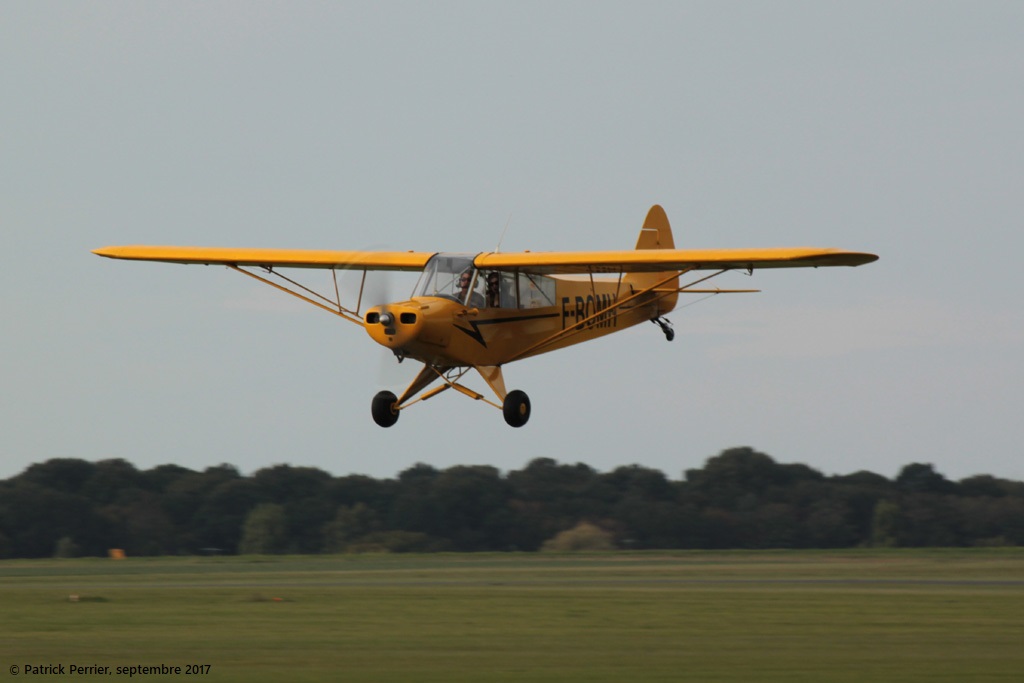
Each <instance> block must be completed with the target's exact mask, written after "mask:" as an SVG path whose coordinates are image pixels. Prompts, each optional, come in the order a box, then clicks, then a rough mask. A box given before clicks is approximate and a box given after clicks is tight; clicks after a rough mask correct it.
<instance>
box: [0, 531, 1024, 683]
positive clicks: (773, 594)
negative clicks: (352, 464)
mask: <svg viewBox="0 0 1024 683" xmlns="http://www.w3.org/2000/svg"><path fill="white" fill-rule="evenodd" d="M71 595H76V596H78V600H77V601H71V600H69V596H71ZM59 664H63V665H64V666H65V667H66V670H67V667H68V665H71V664H76V665H80V666H88V665H99V666H109V667H111V669H110V672H109V673H108V674H106V675H103V674H95V673H93V674H88V673H87V674H84V675H82V674H77V675H71V674H70V672H69V671H68V672H67V673H66V675H64V676H60V675H39V674H36V675H31V674H30V673H29V672H28V671H25V670H24V667H25V666H26V665H35V666H38V665H59ZM161 664H164V665H173V666H180V667H182V671H183V673H182V675H179V676H153V675H147V676H142V678H147V679H156V678H158V679H167V678H178V679H180V678H182V676H185V674H184V671H185V667H187V666H188V665H196V664H198V665H207V664H208V665H210V669H209V672H208V673H200V674H198V675H195V674H193V675H189V676H187V677H188V678H201V679H206V680H210V681H306V680H310V681H312V680H323V681H345V682H348V681H402V682H408V681H474V682H475V681H581V682H584V681H585V682H587V683H592V682H594V681H616V682H624V681H752V680H757V681H929V682H930V683H933V682H934V681H957V682H961V681H1020V680H1024V551H1021V550H1019V549H978V550H925V551H912V550H893V551H831V552H824V551H822V552H790V551H780V552H680V553H604V554H596V555H548V554H507V555H506V554H473V555H449V554H439V555H351V556H348V555H338V556H318V557H272V558H269V557H258V558H257V557H225V558H159V559H149V558H144V559H133V558H129V559H127V560H122V561H114V560H106V559H103V560H100V559H81V560H17V561H4V562H0V672H2V673H0V675H3V676H10V678H11V679H12V680H13V679H15V676H14V674H13V673H12V669H13V667H15V666H16V667H19V672H18V673H19V675H18V676H17V679H19V680H24V679H26V678H29V679H42V678H46V679H49V680H66V679H68V678H86V679H92V680H97V679H112V678H113V679H120V678H125V679H127V678H128V676H127V674H118V673H117V671H116V669H115V667H118V666H147V665H161ZM29 671H30V670H29ZM137 677H138V676H136V678H137Z"/></svg>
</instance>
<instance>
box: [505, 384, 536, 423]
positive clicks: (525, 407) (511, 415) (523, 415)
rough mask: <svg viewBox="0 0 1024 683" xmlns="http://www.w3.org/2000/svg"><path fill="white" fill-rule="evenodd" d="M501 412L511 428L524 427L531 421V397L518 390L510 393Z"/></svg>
mask: <svg viewBox="0 0 1024 683" xmlns="http://www.w3.org/2000/svg"><path fill="white" fill-rule="evenodd" d="M501 412H502V413H503V414H504V415H505V422H507V423H508V425H509V426H510V427H522V426H523V425H524V424H526V421H527V420H529V419H530V397H529V396H527V395H526V392H525V391H519V390H518V389H515V390H513V391H510V392H508V395H506V396H505V401H504V402H503V403H502V405H501Z"/></svg>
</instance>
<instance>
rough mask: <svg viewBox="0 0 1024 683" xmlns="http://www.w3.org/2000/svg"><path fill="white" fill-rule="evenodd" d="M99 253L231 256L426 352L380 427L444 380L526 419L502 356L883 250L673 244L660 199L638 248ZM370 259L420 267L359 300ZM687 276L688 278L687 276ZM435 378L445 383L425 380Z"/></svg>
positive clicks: (383, 407) (378, 413)
mask: <svg viewBox="0 0 1024 683" xmlns="http://www.w3.org/2000/svg"><path fill="white" fill-rule="evenodd" d="M94 253H96V254H99V255H100V256H106V257H108V258H116V259H130V260H138V261H164V262H168V263H186V264H188V263H193V264H194V263H198V264H206V265H209V264H220V265H224V266H227V267H229V268H231V269H233V270H236V271H238V272H240V273H244V274H245V275H248V276H250V277H253V278H255V279H257V280H259V281H261V282H264V283H266V284H269V285H271V286H273V287H275V288H277V289H279V290H281V291H284V292H287V293H289V294H291V295H293V296H295V297H298V298H299V299H302V300H303V301H306V302H308V303H310V304H313V305H314V306H317V307H318V308H321V309H323V310H325V311H328V312H330V313H333V314H335V315H337V316H339V317H340V318H343V319H344V320H347V321H349V322H352V323H355V324H356V325H360V326H361V327H363V328H364V329H365V330H366V332H367V334H369V335H370V338H371V339H373V340H374V341H375V342H377V343H378V344H380V345H382V346H385V347H387V348H388V349H390V350H391V351H392V352H393V353H394V355H395V357H396V358H397V359H398V360H399V361H400V362H401V361H402V360H405V359H413V360H415V361H418V362H420V363H422V364H423V368H422V369H421V370H420V372H419V374H418V375H417V376H416V378H415V379H414V380H413V381H412V383H411V384H410V385H409V386H408V387H407V388H406V389H405V391H403V392H402V394H401V395H400V396H395V394H393V393H392V392H390V391H381V392H379V393H378V394H377V395H376V396H374V398H373V401H372V403H371V414H372V416H373V420H374V422H376V423H377V424H378V425H380V426H381V427H390V426H392V425H393V424H395V423H396V422H397V421H398V417H399V415H400V414H401V411H402V410H405V409H406V408H408V407H410V406H411V405H413V404H415V403H417V402H419V401H425V400H426V399H428V398H431V397H433V396H436V395H437V394H439V393H441V392H442V391H445V390H446V389H455V390H456V391H458V392H459V393H462V394H465V395H466V396H469V397H470V398H473V399H476V400H482V401H485V402H486V403H489V404H490V405H492V406H494V407H496V408H499V409H501V411H502V412H503V413H504V416H505V422H507V423H508V424H509V425H511V426H513V427H522V426H523V425H525V424H526V422H527V420H529V419H530V399H529V397H527V395H526V394H525V393H524V392H522V391H518V390H516V391H507V390H506V389H505V380H504V377H503V376H502V368H503V367H504V366H505V365H506V364H508V363H511V362H512V361H516V360H520V359H522V358H528V357H530V356H536V355H537V354H541V353H547V352H548V351H554V350H555V349H561V348H564V347H566V346H572V345H573V344H578V343H580V342H584V341H588V340H591V339H596V338H597V337H602V336H604V335H606V334H611V333H612V332H618V331H620V330H624V329H626V328H628V327H632V326H633V325H638V324H640V323H644V322H648V321H650V322H653V323H656V324H657V325H658V326H659V327H660V328H661V330H662V331H663V332H664V334H665V338H666V339H668V340H669V341H671V340H672V339H673V337H674V336H675V332H674V330H673V329H672V326H671V324H670V323H669V321H668V320H667V319H666V318H665V315H666V314H667V313H669V312H670V311H671V310H672V309H673V308H675V305H676V301H677V299H678V297H679V294H681V293H682V294H706V295H713V294H722V293H738V292H756V291H758V290H753V289H728V290H723V289H717V288H711V289H709V288H707V287H704V288H698V287H697V285H700V284H702V283H705V282H707V281H708V280H711V279H712V278H714V277H717V276H718V275H721V274H722V273H725V272H726V271H730V270H742V271H746V272H747V273H748V274H752V273H753V271H754V270H756V269H760V268H818V267H822V266H860V265H863V264H865V263H870V262H872V261H875V260H876V259H877V258H878V257H877V256H875V255H874V254H868V253H862V252H854V251H844V250H840V249H818V248H808V247H796V248H771V249H711V250H683V249H676V248H675V244H674V242H673V239H672V230H671V228H670V227H669V223H668V218H667V216H666V215H665V211H664V210H663V209H662V208H661V207H660V206H657V205H655V206H653V207H651V210H650V211H649V212H648V213H647V218H646V220H644V224H643V227H642V228H641V229H640V236H639V237H638V238H637V241H636V248H635V249H633V250H630V251H573V252H529V251H526V252H519V253H497V252H495V253H480V254H461V253H431V252H412V251H409V252H404V251H377V252H364V251H304V250H294V249H282V250H278V249H226V248H217V247H155V246H123V247H104V248H102V249H96V250H95V251H94ZM288 268H320V269H325V270H329V271H331V275H332V278H333V281H334V288H333V289H334V292H333V294H334V296H333V297H331V296H330V295H329V294H322V293H319V292H317V291H315V290H314V289H312V288H309V287H306V286H305V285H302V284H300V283H299V282H297V281H296V280H295V279H293V278H292V277H288V276H285V275H284V274H282V273H281V272H280V270H281V269H288ZM339 270H342V271H344V270H355V271H362V282H361V284H360V289H359V296H358V299H357V301H356V305H355V308H348V307H346V306H344V305H342V302H341V296H340V294H339V290H338V282H337V272H338V271H339ZM371 270H391V271H395V270H399V271H421V275H420V279H419V282H418V283H417V285H416V288H415V290H414V291H413V293H412V296H411V297H410V298H409V299H406V300H404V301H396V302H394V303H385V304H382V305H377V306H372V307H369V308H367V309H366V311H365V312H361V311H360V308H361V305H362V300H363V294H364V289H365V288H366V272H367V271H371ZM703 271H709V272H707V273H704V272H703ZM683 276H690V278H692V279H690V280H689V282H687V283H685V284H680V279H681V278H682V277H683ZM271 278H273V279H271ZM470 369H473V370H476V371H477V372H478V373H479V374H480V376H481V377H482V378H483V379H484V381H485V382H486V383H487V385H488V386H489V387H490V388H491V390H492V391H493V392H494V394H495V395H496V396H497V401H493V400H491V399H488V398H487V397H485V396H484V395H482V394H480V393H478V392H476V391H473V390H472V389H470V388H468V387H466V386H465V385H464V384H462V381H461V380H462V378H463V376H464V375H465V374H466V373H467V372H469V370H470ZM437 381H440V382H441V384H440V385H439V386H436V387H433V388H431V389H430V390H429V391H426V389H427V387H429V386H430V385H431V384H433V383H434V382H437Z"/></svg>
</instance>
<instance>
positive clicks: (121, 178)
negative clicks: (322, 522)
mask: <svg viewBox="0 0 1024 683" xmlns="http://www.w3.org/2000/svg"><path fill="white" fill-rule="evenodd" d="M0 65H2V66H0V236H2V241H0V246H2V248H3V255H4V259H3V262H4V267H3V269H2V271H0V281H2V284H3V294H2V302H3V304H2V306H3V308H2V315H3V331H4V333H3V334H2V335H0V381H2V386H3V389H2V392H0V439H2V454H3V457H2V461H0V477H9V476H12V475H14V474H17V473H18V472H20V471H22V470H23V469H24V468H25V467H26V466H28V465H29V464H31V463H34V462H41V461H44V460H47V459H50V458H57V457H75V458H85V459H88V460H93V461H96V460H102V459H105V458H125V459H127V460H129V461H131V462H133V463H135V464H136V465H137V466H138V467H140V468H150V467H153V466H155V465H159V464H163V463H175V464H179V465H183V466H185V467H190V468H194V469H202V468H205V467H208V466H211V465H216V464H219V463H222V462H226V463H231V464H234V465H236V466H238V467H239V469H241V470H242V471H243V472H245V473H251V472H253V471H255V470H256V469H259V468H261V467H265V466H268V465H271V464H275V463H289V464H292V465H301V466H314V467H319V468H322V469H325V470H327V471H329V472H331V473H333V474H337V475H341V474H348V473H364V474H369V475H372V476H375V477H392V476H394V475H396V474H397V473H398V472H400V471H402V470H403V469H405V468H407V467H409V466H411V465H413V464H414V463H416V462H425V463H428V464H431V465H434V466H436V467H439V468H443V467H448V466H451V465H456V464H488V465H494V466H496V467H498V468H500V469H501V470H503V471H508V470H512V469H518V468H521V467H522V466H524V465H525V464H526V463H527V462H529V461H530V460H531V459H533V458H535V457H540V456H548V457H553V458H555V459H557V460H559V461H562V462H577V461H582V462H585V463H587V464H589V465H591V466H593V467H596V468H597V469H599V470H602V471H608V470H611V469H613V468H615V467H617V466H619V465H626V464H633V463H638V464H641V465H644V466H648V467H655V468H659V469H661V470H663V471H664V472H665V473H666V474H667V475H669V476H670V477H672V478H673V479H678V478H679V477H681V476H682V472H683V471H684V470H686V469H688V468H694V467H700V466H701V465H702V464H703V463H704V461H705V460H706V459H707V458H708V457H711V456H714V455H716V454H717V453H719V452H720V451H721V450H723V449H725V448H729V447H733V446H741V445H747V446H751V447H753V448H756V449H758V450H761V451H763V452H766V453H768V454H769V455H771V456H773V457H774V458H776V459H777V460H779V461H782V462H802V463H807V464H809V465H811V466H812V467H815V468H818V469H820V470H822V471H823V472H825V473H827V474H845V473H851V472H855V471H858V470H871V471H874V472H878V473H880V474H884V475H886V476H893V475H895V474H896V473H897V472H898V471H899V469H900V468H901V467H902V466H903V465H905V464H907V463H910V462H928V463H933V464H934V465H935V466H936V468H937V469H938V470H939V471H940V472H942V473H943V474H945V475H946V476H947V477H950V478H953V479H959V478H962V477H965V476H969V475H972V474H978V473H984V474H993V475H996V476H1000V477H1007V478H1012V479H1018V480H1019V479H1024V453H1022V447H1021V444H1022V443H1024V419H1022V413H1024V411H1022V405H1024V401H1022V398H1021V392H1022V387H1024V360H1022V355H1024V354H1022V350H1024V307H1022V305H1021V295H1022V294H1024V275H1022V267H1021V265H1020V264H1019V263H1018V261H1019V259H1020V255H1021V253H1024V229H1022V217H1024V210H1022V209H1024V201H1022V197H1024V127H1022V123H1021V122H1022V121H1024V88H1022V87H1021V84H1022V83H1024V3H1020V2H987V3H986V2H974V3H967V2H938V1H928V2H896V3H894V2H891V1H888V0H887V1H885V2H849V3H836V2H773V3H762V2H747V3H744V2H707V3H684V2H665V3H655V2H639V3H635V2H633V3H626V2H616V3H608V2H593V1H588V2H551V1H550V0H547V1H545V2H515V3H512V2H454V3H453V2H429V3H426V2H408V3H400V2H386V3H382V2H365V3H354V2H346V3H341V2H338V3H295V2H292V3H269V4H268V3H258V2H238V3H235V2H230V3H212V2H194V3H190V2H167V3H155V2H124V3H112V2H100V3H78V2H66V3H59V2H35V1H33V2H16V1H7V2H3V3H2V4H0ZM654 203H659V204H661V205H663V206H664V207H665V209H666V211H667V213H668V216H669V219H670V221H671V222H672V226H673V229H674V232H675V237H676V244H677V246H679V247H694V248H715V247H722V248H731V247H768V246H822V247H842V248H847V249H854V250H862V251H870V252H874V253H877V254H879V255H880V256H881V260H879V261H878V262H876V263H873V264H870V265H867V266H863V267H860V268H852V269H851V268H834V269H819V270H803V269H800V270H786V271H764V272H761V273H756V274H755V275H754V277H753V278H752V279H751V278H747V277H746V276H744V275H739V274H729V275H727V276H724V277H723V278H721V279H720V280H719V284H721V285H722V286H732V287H758V288H761V289H762V290H763V293H761V294H753V295H735V296H728V297H727V296H719V297H715V298H714V299H712V300H709V301H704V302H701V303H698V304H696V305H693V306H690V307H688V308H686V309H684V310H680V311H677V312H676V313H675V314H674V315H672V316H670V318H671V319H672V320H673V322H674V323H675V325H676V330H677V337H676V340H675V341H674V342H672V343H666V341H665V339H664V337H663V336H662V334H661V332H660V331H659V330H658V329H657V327H655V326H654V325H644V326H640V327H637V328H633V329H631V330H629V331H626V332H622V333H619V334H616V335H612V336H610V337H607V338H605V339H602V340H598V341H595V342H592V343H589V344H584V345H581V346H577V347H574V348H572V349H569V350H563V351H557V352H554V353H552V354H548V355H545V356H541V357H539V358H535V359H531V360H526V361H523V362H520V363H516V364H513V365H510V366H507V367H506V368H505V378H506V382H507V384H508V387H509V388H510V389H513V388H518V389H522V390H524V391H526V392H528V393H529V395H530V397H531V399H532V402H533V415H532V417H531V420H530V423H529V424H528V425H527V426H525V427H524V428H522V429H512V428H509V427H507V426H506V425H505V423H504V421H503V419H502V417H501V414H500V412H499V411H497V410H494V409H493V408H490V407H488V406H486V405H484V404H482V403H477V402H473V401H470V400H468V399H466V398H464V397H462V396H459V395H454V394H453V393H446V394H444V395H442V396H440V397H438V398H437V399H435V400H431V401H429V402H426V403H423V404H419V405H417V406H416V407H414V408H413V409H411V410H409V411H407V412H405V413H403V414H402V418H401V420H400V421H399V423H398V424H397V425H396V426H395V427H393V428H391V429H389V430H383V429H381V428H379V427H377V426H376V425H375V424H374V423H373V422H372V420H371V419H370V410H369V406H370V399H371V397H372V396H373V395H374V394H375V393H376V392H377V391H378V390H380V389H382V388H390V389H392V390H395V391H396V393H400V390H401V388H403V387H404V386H405V384H406V383H407V382H408V381H409V379H411V377H412V375H414V374H415V370H416V369H415V368H414V367H412V365H413V364H412V363H408V362H407V363H405V364H403V365H402V366H400V367H399V366H397V365H395V364H394V362H393V361H389V360H388V356H387V353H386V352H385V351H383V350H382V349H380V347H377V346H376V345H375V344H374V343H373V342H372V341H371V340H370V339H369V337H367V335H366V334H365V333H364V332H363V331H362V330H360V329H359V328H358V327H356V326H353V325H349V324H347V323H345V322H343V321H340V320H338V319H336V318H334V317H333V316H330V315H327V314H325V313H322V312H320V311H318V310H316V309H314V308H312V307H308V306H305V305H303V304H301V303H298V302H296V303H293V302H292V301H291V300H290V299H289V298H288V297H285V296H283V295H281V294H279V293H277V292H275V291H273V290H271V289H269V288H265V287H262V286H261V285H259V284H257V283H255V282H253V281H251V280H249V279H248V278H244V277H242V276H239V275H238V274H236V273H233V272H231V271H228V270H227V269H225V268H220V267H202V266H177V265H167V264H151V263H128V262H115V261H110V260H107V259H101V258H98V257H96V256H94V255H92V254H90V253H89V252H90V250H91V249H93V248H96V247H100V246H105V245H113V244H183V245H211V246H214V245H215V246H239V247H243V246H244V247H280V248H310V249H373V248H379V249H415V250H422V251H445V250H447V251H467V252H469V251H491V250H493V249H494V248H495V246H496V245H497V243H498V240H499V238H500V236H501V233H502V229H503V228H504V226H505V225H506V223H508V231H507V234H506V235H505V238H504V242H503V244H502V250H503V251H518V250H522V249H532V250H572V249H588V250H590V249H622V248H632V246H633V244H634V243H635V240H636V234H637V231H638V230H639V227H640V225H641V223H642V221H643V218H644V215H645V214H646V212H647V210H648V208H649V207H650V206H651V204H654ZM317 275H320V276H322V277H323V278H326V277H327V275H326V274H324V273H320V272H314V273H313V277H314V278H315V277H316V276H317ZM325 282H326V280H325ZM346 284H347V285H349V286H351V283H346ZM412 284H413V281H412V280H409V279H408V278H407V277H398V278H395V279H394V280H393V281H392V282H391V283H390V289H391V291H392V293H393V294H394V297H395V298H400V297H402V296H404V295H407V294H408V292H409V290H410V289H411V287H412ZM477 384H478V385H479V386H480V387H481V388H482V386H483V385H482V383H479V382H477Z"/></svg>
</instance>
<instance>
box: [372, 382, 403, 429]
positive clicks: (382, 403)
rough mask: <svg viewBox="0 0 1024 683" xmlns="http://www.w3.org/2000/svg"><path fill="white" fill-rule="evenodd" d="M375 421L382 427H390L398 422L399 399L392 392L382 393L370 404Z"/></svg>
mask: <svg viewBox="0 0 1024 683" xmlns="http://www.w3.org/2000/svg"><path fill="white" fill-rule="evenodd" d="M370 413H371V414H372V415H373V421H374V422H376V423H377V424H379V425H380V426H381V427H390V426H391V425H393V424H395V423H396V422H398V415H399V413H398V397H397V396H395V395H394V394H392V393H391V392H390V391H380V392H378V393H377V395H376V396H374V397H373V403H371V404H370Z"/></svg>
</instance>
